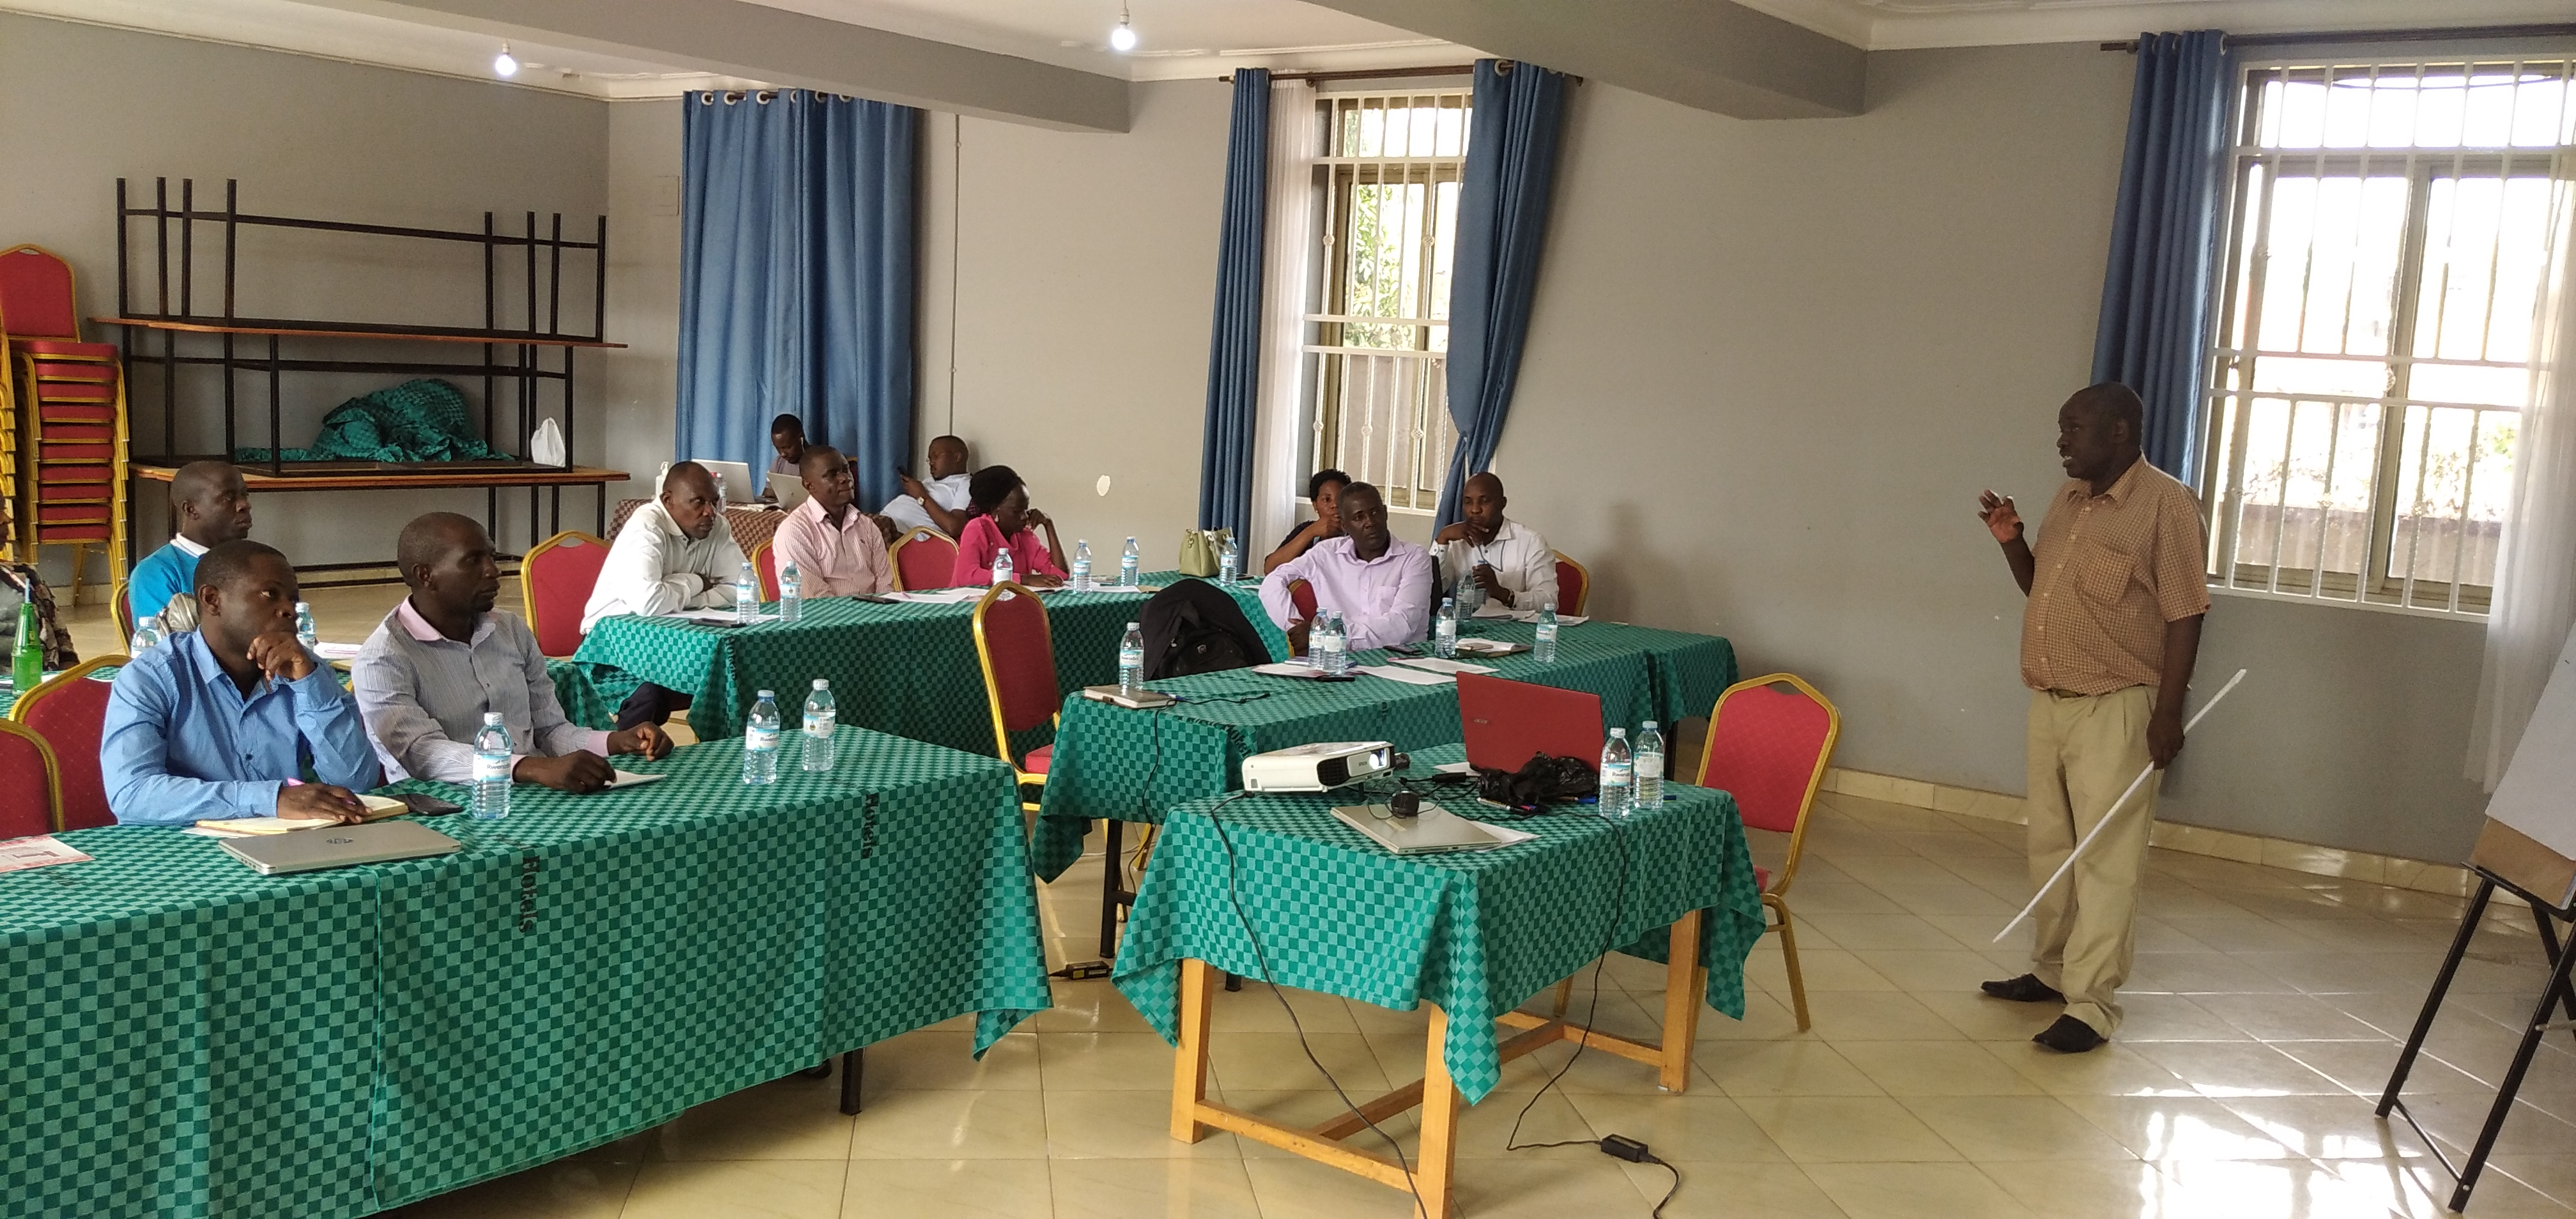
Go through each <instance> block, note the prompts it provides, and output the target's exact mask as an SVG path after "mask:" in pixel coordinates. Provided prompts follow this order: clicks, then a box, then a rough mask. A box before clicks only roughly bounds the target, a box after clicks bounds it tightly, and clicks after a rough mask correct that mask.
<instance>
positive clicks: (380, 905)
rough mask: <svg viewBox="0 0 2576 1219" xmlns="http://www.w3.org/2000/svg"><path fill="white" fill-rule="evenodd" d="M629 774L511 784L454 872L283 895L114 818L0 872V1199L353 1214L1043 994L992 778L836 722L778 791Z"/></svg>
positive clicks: (728, 775) (1011, 840)
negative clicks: (828, 755)
mask: <svg viewBox="0 0 2576 1219" xmlns="http://www.w3.org/2000/svg"><path fill="white" fill-rule="evenodd" d="M788 752H789V760H788V765H789V766H790V767H791V768H792V767H793V766H794V756H795V748H794V745H793V743H792V742H791V746H790V749H789V751H788ZM620 761H621V763H623V764H624V765H626V767H627V768H628V769H632V770H639V771H646V772H655V773H661V774H664V775H667V776H668V778H666V779H665V780H664V781H662V782H659V783H656V784H652V785H650V786H646V787H641V788H636V789H634V790H630V791H619V792H611V793H603V794H599V795H593V796H585V797H572V796H566V795H563V794H561V793H557V792H552V791H547V790H544V789H541V788H534V787H526V786H523V787H521V788H519V789H518V790H517V791H516V792H515V793H514V801H513V809H512V815H511V817H510V818H509V820H507V821H505V822H499V823H489V822H475V821H472V820H470V819H468V818H465V817H448V818H442V819H439V820H438V821H436V822H434V823H433V824H435V825H436V826H437V827H438V828H439V829H440V830H442V831H444V832H446V833H448V834H450V835H452V836H454V837H456V838H457V839H459V840H460V841H462V842H463V843H464V844H465V849H463V850H462V851H459V852H458V853H456V854H455V855H451V856H446V857H442V858H435V859H424V860H413V861H407V862H402V863H393V864H383V865H377V866H374V867H365V868H349V869H341V870H337V871H332V872H326V873H317V874H313V875H310V876H303V877H277V878H266V877H261V876H258V875H257V874H255V873H252V872H250V871H249V870H248V869H246V868H243V867H242V866H241V865H239V864H238V863H236V862H234V861H233V860H232V859H231V857H229V856H227V855H225V854H223V853H222V852H221V850H220V848H219V846H218V844H216V843H215V842H212V841H209V840H205V839H200V838H192V837H188V836H185V835H182V834H179V833H177V832H176V831H168V830H151V829H134V828H119V829H102V830H86V831H79V832H76V833H71V834H65V835H63V839H64V840H65V841H67V842H70V843H72V844H73V845H75V846H78V847H80V848H81V849H83V850H85V851H88V852H89V853H90V854H92V855H94V856H97V858H96V859H95V860H94V861H92V862H89V863H82V864H69V865H62V866H57V867H52V868H43V869H36V870H32V871H28V872H20V873H11V874H5V875H0V995H5V996H6V1001H5V1002H0V1029H5V1033H6V1040H5V1042H4V1043H0V1089H5V1090H4V1091H0V1115H5V1120H0V1198H5V1199H9V1200H11V1203H10V1205H9V1206H7V1207H0V1209H5V1210H6V1211H7V1213H9V1214H13V1215H14V1214H19V1213H28V1214H44V1215H53V1214H65V1215H81V1216H89V1215H119V1214H136V1215H143V1214H174V1213H175V1214H298V1215H359V1214H366V1213H370V1212H372V1211H374V1210H377V1209H380V1208H383V1207H389V1206H396V1205H401V1204H403V1203H405V1202H409V1201H412V1200H416V1199H419V1198H423V1197H427V1196H429V1195H432V1194H436V1193H441V1192H444V1191H447V1190H451V1189H455V1188H457V1187H459V1186H463V1185H466V1184H470V1183H472V1182H474V1181H478V1180H482V1179H485V1178H489V1177H494V1176H499V1175H502V1174H505V1173H509V1172H514V1171H517V1170H520V1169H523V1168H526V1167H529V1166H531V1165H534V1164H538V1163H542V1162H544V1161H547V1160H550V1159H554V1158H556V1157H559V1156H562V1155H565V1154H568V1153H570V1152H573V1151H578V1150H580V1149H582V1148H584V1147H589V1146H593V1145H596V1144H598V1143H601V1142H605V1141H607V1140H610V1139H614V1138H617V1137H621V1136H623V1135H625V1134H628V1133H631V1132H633V1131H635V1130H638V1129H642V1128H645V1127H648V1126H651V1125H654V1124H656V1123H659V1122H662V1121H665V1120H668V1119H669V1118H671V1117H673V1116H675V1115H677V1114H678V1113H679V1112H680V1111H681V1110H683V1109H685V1108H687V1107H688V1106H690V1105H694V1104H699V1103H702V1102H705V1101H707V1100H711V1099H714V1098H716V1097H719V1096H723V1095H725V1094H727V1093H730V1092H733V1091H736V1090H738V1089H741V1088H743V1087H747V1086H749V1085H752V1084H755V1083H759V1082H762V1081H765V1080H769V1079H775V1078H777V1077H779V1076H781V1075H784V1074H786V1073H788V1072H790V1071H793V1070H796V1069H799V1068H802V1067H808V1066H811V1065H813V1064H814V1063H816V1062H819V1061H821V1060H822V1059H823V1058H825V1057H826V1056H828V1055H831V1054H836V1053H839V1052H841V1051H844V1050H848V1049H853V1048H856V1047H859V1046H863V1045H866V1044H868V1043H870V1042H874V1041H878V1040H882V1039H884V1038H886V1037H890V1036H893V1035H895V1034H897V1033H901V1032H904V1031H907V1030H910V1029H914V1028H919V1027H922V1026H924V1025H928V1024H932V1023H936V1022H938V1021H940V1020H945V1019H948V1018H950V1017H953V1016H958V1015H962V1014H966V1013H969V1012H973V1013H977V1016H978V1019H977V1033H978V1036H977V1042H976V1044H977V1046H978V1049H979V1051H980V1049H981V1048H982V1047H983V1046H986V1045H989V1044H990V1043H991V1042H992V1041H993V1040H994V1039H996V1038H998V1037H1000V1036H1001V1035H1002V1034H1003V1033H1004V1032H1007V1031H1008V1030H1009V1029H1010V1028H1011V1027H1013V1026H1014V1025H1016V1024H1017V1023H1018V1022H1019V1021H1020V1020H1022V1019H1024V1018H1026V1017H1027V1016H1028V1015H1030V1014H1031V1013H1033V1012H1035V1011H1037V1010H1039V1009H1042V1008H1044V1007H1046V1006H1047V1005H1048V1004H1049V1002H1050V997H1049V995H1048V992H1047V986H1046V978H1045V973H1044V971H1045V963H1044V957H1043V955H1042V950H1041V947H1040V940H1039V930H1038V920H1037V906H1036V894H1035V889H1034V885H1033V884H1032V882H1031V881H1030V879H1029V875H1028V868H1027V863H1026V860H1025V858H1024V855H1023V846H1022V842H1021V835H1020V817H1019V811H1018V802H1017V794H1016V792H1015V791H1014V790H1013V789H1012V785H1011V780H1010V773H1009V771H1008V770H1007V769H1005V768H1004V767H1003V766H1002V765H1001V764H1000V763H999V762H997V761H995V760H993V759H990V758H983V757H976V756H974V755H970V754H965V753H960V752H957V751H954V750H948V749H943V748H940V747H937V746H933V745H926V744H923V743H920V742H917V741H906V740H902V739H899V738H894V737H889V736H886V735H883V734H881V733H874V732H868V731H865V730H862V729H857V728H848V727H845V728H843V729H841V733H840V759H839V763H838V765H837V766H836V767H835V769H834V770H833V771H831V772H830V773H829V774H826V775H820V776H809V775H806V774H804V773H803V772H802V771H801V770H796V769H790V770H788V771H787V772H786V773H784V774H783V775H782V777H781V779H780V781H779V782H778V783H777V784H775V785H773V786H769V787H763V788H748V787H745V786H744V785H743V784H742V783H741V781H740V775H741V748H740V745H739V744H738V743H737V742H731V741H720V742H712V743H709V744H704V745H699V746H694V747H691V748H688V749H683V750H680V751H677V752H675V753H674V754H673V755H672V756H671V757H669V758H666V759H664V760H662V761H660V762H642V761H640V760H637V759H633V758H623V759H620ZM406 786H407V787H417V788H418V789H421V790H429V791H436V792H440V793H441V794H444V795H447V796H448V797H450V798H452V799H460V800H461V799H462V797H463V794H464V793H463V791H462V790H461V789H460V788H457V787H454V786H449V785H440V784H416V785H406Z"/></svg>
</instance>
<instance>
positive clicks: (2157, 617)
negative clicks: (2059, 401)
mask: <svg viewBox="0 0 2576 1219" xmlns="http://www.w3.org/2000/svg"><path fill="white" fill-rule="evenodd" d="M2144 414H2145V408H2144V406H2143V405H2142V404H2141V403H2140V402H2139V400H2138V395H2137V394H2136V393H2134V392H2132V391H2131V390H2130V389H2129V388H2128V387H2127V386H2125V385H2119V384H2116V383H2110V382H2105V383H2104V384H2101V385H2095V386H2092V387H2090V388H2087V389H2084V390H2081V391H2078V392H2077V393H2076V394H2075V396H2074V397H2071V398H2069V399H2067V400H2066V404H2065V405H2064V406H2061V407H2059V408H2058V411H2057V453H2058V457H2059V458H2060V459H2061V460H2062V462H2063V464H2064V465H2065V467H2066V474H2067V481H2066V484H2065V485H2064V486H2062V487H2060V488H2058V491H2057V494H2056V495H2055V496H2054V497H2053V498H2051V499H2050V501H2049V505H2048V510H2047V514H2046V515H2045V516H2044V517H2043V518H2042V520H2041V522H2040V527H2039V541H2038V545H2037V546H2036V547H2034V546H2032V545H2030V544H2029V543H2027V542H2025V541H2024V540H2023V537H2022V534H2023V529H2022V520H2021V515H2020V513H2019V512H2018V511H2017V510H2016V509H2015V507H2014V505H2013V501H2012V500H2011V499H2010V498H2009V497H2005V496H1998V495H1996V494H1995V493H1994V492H1992V491H1988V492H1986V493H1985V494H1984V495H1982V496H1980V497H1979V504H1980V508H1981V510H1980V512H1979V514H1978V515H1979V516H1980V517H1981V518H1983V519H1984V521H1985V523H1986V528H1987V530H1988V531H1990V532H1991V533H1993V534H1994V538H1995V541H1996V542H1998V543H2000V544H2001V545H2002V546H2003V552H2004V561H2005V562H2006V563H2008V564H2010V565H2011V566H2012V573H2013V579H2014V581H2015V582H2017V583H2019V584H2020V585H2021V589H2022V592H2023V594H2025V595H2026V596H2028V597H2029V599H2030V600H2029V605H2028V608H2027V609H2026V610H2025V611H2024V613H2023V615H2022V628H2021V678H2022V684H2024V685H2027V686H2029V687H2030V688H2031V700H2030V746H2029V791H2030V795H2029V802H2030V803H2029V819H2030V837H2029V851H2030V876H2031V882H2032V883H2033V884H2044V883H2045V882H2046V881H2047V880H2048V878H2049V877H2050V876H2052V875H2053V874H2055V872H2056V871H2057V869H2058V867H2059V865H2061V864H2063V863H2065V862H2066V861H2067V857H2068V856H2069V855H2070V854H2071V853H2072V852H2073V851H2074V850H2075V846H2076V843H2077V842H2078V840H2080V839H2082V838H2083V837H2084V836H2085V835H2086V834H2087V833H2089V832H2090V831H2092V830H2093V829H2094V828H2095V827H2096V826H2097V825H2099V824H2100V823H2101V821H2102V820H2103V818H2105V817H2106V816H2108V815H2110V813H2111V811H2112V806H2113V803H2114V802H2115V801H2117V800H2119V798H2120V796H2121V793H2122V792H2123V791H2124V790H2125V789H2127V788H2128V786H2129V785H2130V783H2131V781H2132V780H2133V779H2134V778H2135V777H2136V776H2137V775H2138V773H2139V772H2140V771H2141V770H2143V769H2145V768H2146V767H2147V766H2148V765H2149V764H2150V763H2152V764H2153V765H2154V766H2155V767H2156V768H2157V769H2158V770H2161V769H2163V768H2164V766H2165V765H2166V764H2167V763H2169V762H2171V761H2173V759H2174V755H2175V754H2177V753H2179V752H2181V750H2182V736H2183V720H2182V712H2183V691H2184V690H2185V689H2186V688H2187V687H2188V686H2190V684H2191V668H2192V662H2193V661H2194V660H2195V659H2197V658H2198V655H2199V652H2200V620H2201V615H2203V614H2205V613H2207V612H2208V610H2209V588H2208V582H2207V579H2206V577H2205V576H2204V575H2203V570H2204V564H2205V563H2206V562H2207V555H2208V546H2207V542H2206V540H2205V537H2206V535H2205V534H2204V533H2203V532H2202V529H2201V522H2200V502H2199V500H2198V499H2196V498H2195V497H2194V496H2193V495H2192V493H2191V490H2190V489H2189V488H2187V487H2185V486H2183V485H2182V484H2181V483H2179V482H2176V481H2174V479H2173V477H2172V476H2171V475H2168V474H2166V473H2165V472H2163V471H2161V470H2158V469H2156V468H2155V467H2154V466H2152V465H2150V464H2148V463H2147V461H2146V459H2145V457H2144V455H2143V454H2142V453H2141V451H2140V449H2139V447H2138V437H2139V433H2140V428H2141V425H2142V423H2143V418H2144ZM2160 778H2161V776H2157V777H2156V778H2153V779H2150V780H2148V782H2147V783H2146V784H2145V788H2144V790H2143V791H2142V792H2141V793H2140V794H2139V795H2138V796H2136V797H2134V798H2132V799H2131V800H2130V801H2129V803H2128V807H2127V808H2125V809H2124V810H2122V811H2121V813H2120V821H2119V823H2118V824H2116V825H2113V826H2112V827H2111V828H2110V829H2109V830H2107V831H2105V832H2104V833H2103V835H2102V837H2101V840H2100V841H2099V842H2097V843H2095V844H2094V845H2093V847H2092V849H2090V850H2088V851H2087V852H2085V855H2084V857H2083V858H2082V859H2081V860H2078V861H2077V862H2076V864H2075V867H2074V870H2073V873H2072V874H2071V875H2070V876H2068V877H2067V879H2066V881H2065V883H2064V884H2062V885H2060V886H2058V887H2055V888H2052V889H2050V890H2049V891H2048V892H2046V893H2045V894H2043V895H2042V897H2041V899H2040V901H2039V903H2038V913H2037V918H2036V923H2035V927H2036V931H2037V935H2036V937H2035V939H2034V941H2033V943H2032V946H2031V972H2029V973H2026V974H2023V975H2022V976H2020V977H2018V978H2013V979H2010V980H2008V981H2003V982H1988V983H1985V984H1984V987H1983V989H1984V990H1985V993H1987V994H1989V995H1993V996H1994V997H1996V998H1998V999H2009V1000H2012V1001H2015V1002H2019V1003H2064V1004H2065V1005H2066V1011H2065V1014H2064V1015H2061V1016H2059V1017H2058V1018H2057V1022H2056V1023H2055V1024H2052V1025H2050V1026H2049V1027H2048V1028H2047V1030H2046V1031H2044V1032H2042V1033H2040V1034H2039V1035H2038V1036H2037V1037H2034V1038H2032V1040H2034V1041H2037V1042H2038V1043H2039V1044H2041V1045H2043V1046H2046V1047H2048V1048H2049V1049H2052V1050H2057V1051H2060V1052H2063V1053H2069V1054H2077V1053H2082V1052H2084V1051H2086V1050H2090V1049H2093V1048H2094V1047H2096V1046H2099V1045H2101V1044H2102V1042H2103V1041H2104V1040H2105V1039H2106V1038H2108V1037H2109V1036H2110V1035H2111V1032H2112V1031H2113V1030H2114V1029H2115V1028H2117V1027H2118V1026H2119V1023H2120V1005H2119V1003H2118V1001H2117V999H2116V997H2115V994H2116V992H2117V991H2118V990H2119V987H2120V983H2122V982H2124V981H2126V980H2127V979H2128V976H2129V966H2130V961H2131V957H2132V955H2133V952H2134V928H2135V916H2136V912H2137V895H2138V879H2139V875H2140V873H2141V872H2142V871H2143V870H2144V867H2145V864H2146V856H2147V831H2148V828H2149V827H2150V826H2151V825H2153V823H2154V803H2155V796H2156V784H2157V780H2158V779H2160ZM2141 806H2144V807H2141Z"/></svg>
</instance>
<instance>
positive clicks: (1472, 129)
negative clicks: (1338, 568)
mask: <svg viewBox="0 0 2576 1219" xmlns="http://www.w3.org/2000/svg"><path fill="white" fill-rule="evenodd" d="M1565 90H1566V79H1565V77H1564V76H1563V75H1561V74H1558V73H1555V72H1550V71H1548V70H1547V69H1545V68H1542V67H1539V66H1538V65H1536V64H1526V63H1513V62H1510V61H1508V60H1505V61H1500V62H1498V61H1495V60H1491V59H1480V60H1477V61H1476V95H1475V111H1474V119H1473V121H1472V122H1471V123H1470V124H1469V129H1468V135H1467V167H1466V170H1465V172H1464V175H1463V180H1462V181H1461V182H1460V184H1459V190H1458V251H1457V260H1456V262H1455V263H1454V264H1453V270H1452V273H1451V277H1450V281H1449V284H1450V287H1449V418H1450V419H1451V420H1453V421H1455V422H1456V423H1457V425H1458V449H1457V452H1456V453H1455V454H1454V455H1453V456H1452V457H1451V459H1450V462H1449V479H1448V482H1447V483H1446V484H1444V485H1443V486H1442V487H1441V489H1440V517H1439V524H1440V525H1442V526H1446V525H1448V524H1449V523H1450V522H1452V521H1455V520H1457V519H1458V497H1459V494H1460V493H1461V492H1462V491H1464V490H1465V488H1466V483H1467V477H1468V476H1469V475H1471V474H1479V473H1482V472H1483V471H1484V469H1485V466H1486V464H1487V463H1489V462H1491V461H1492V460H1493V459H1494V445H1495V443H1496V442H1497V441H1499V440H1501V439H1502V436H1503V417H1504V416H1505V415H1506V414H1508V413H1509V412H1510V410H1511V405H1512V385H1513V382H1514V381H1515V380H1517V379H1518V378H1519V376H1520V368H1521V341H1522V340H1523V339H1525V338H1527V337H1528V336H1529V319H1530V299H1531V297H1532V296H1534V295H1535V294H1536V293H1537V291H1538V263H1539V247H1540V245H1541V244H1542V243H1543V241H1544V240H1545V238H1546V236H1547V205H1548V195H1549V194H1550V193H1551V191H1552V189H1553V187H1554V185H1555V182H1556V145H1557V139H1558V136H1559V134H1560V131H1561V129H1562V127H1563V120H1564V118H1565Z"/></svg>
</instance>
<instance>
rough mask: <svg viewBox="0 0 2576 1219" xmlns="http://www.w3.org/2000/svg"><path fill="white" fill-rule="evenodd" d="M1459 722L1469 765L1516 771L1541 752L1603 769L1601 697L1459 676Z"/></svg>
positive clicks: (1497, 679) (1469, 674) (1488, 678)
mask: <svg viewBox="0 0 2576 1219" xmlns="http://www.w3.org/2000/svg"><path fill="white" fill-rule="evenodd" d="M1458 722H1459V726H1460V727H1462V728H1463V729H1465V736H1466V740H1467V764H1468V765H1470V766H1473V767H1475V768H1477V769H1478V770H1501V771H1516V770H1519V769H1520V768H1521V767H1523V766H1525V765H1528V764H1529V760H1530V755H1532V754H1540V753H1545V754H1554V755H1556V756H1558V757H1564V758H1575V759H1578V760H1580V761H1581V762H1582V763H1583V764H1584V765H1585V766H1589V767H1592V768H1593V769H1595V770H1598V769H1600V758H1601V742H1602V741H1603V739H1604V735H1603V733H1602V730H1601V696H1600V695H1598V694H1586V693H1584V692H1583V691H1580V690H1561V689H1558V688H1557V687H1555V686H1541V685H1534V684H1532V683H1529V682H1525V681H1506V680H1504V679H1502V678H1499V677H1487V676H1485V675H1483V674H1481V673H1461V674H1459V675H1458Z"/></svg>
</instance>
